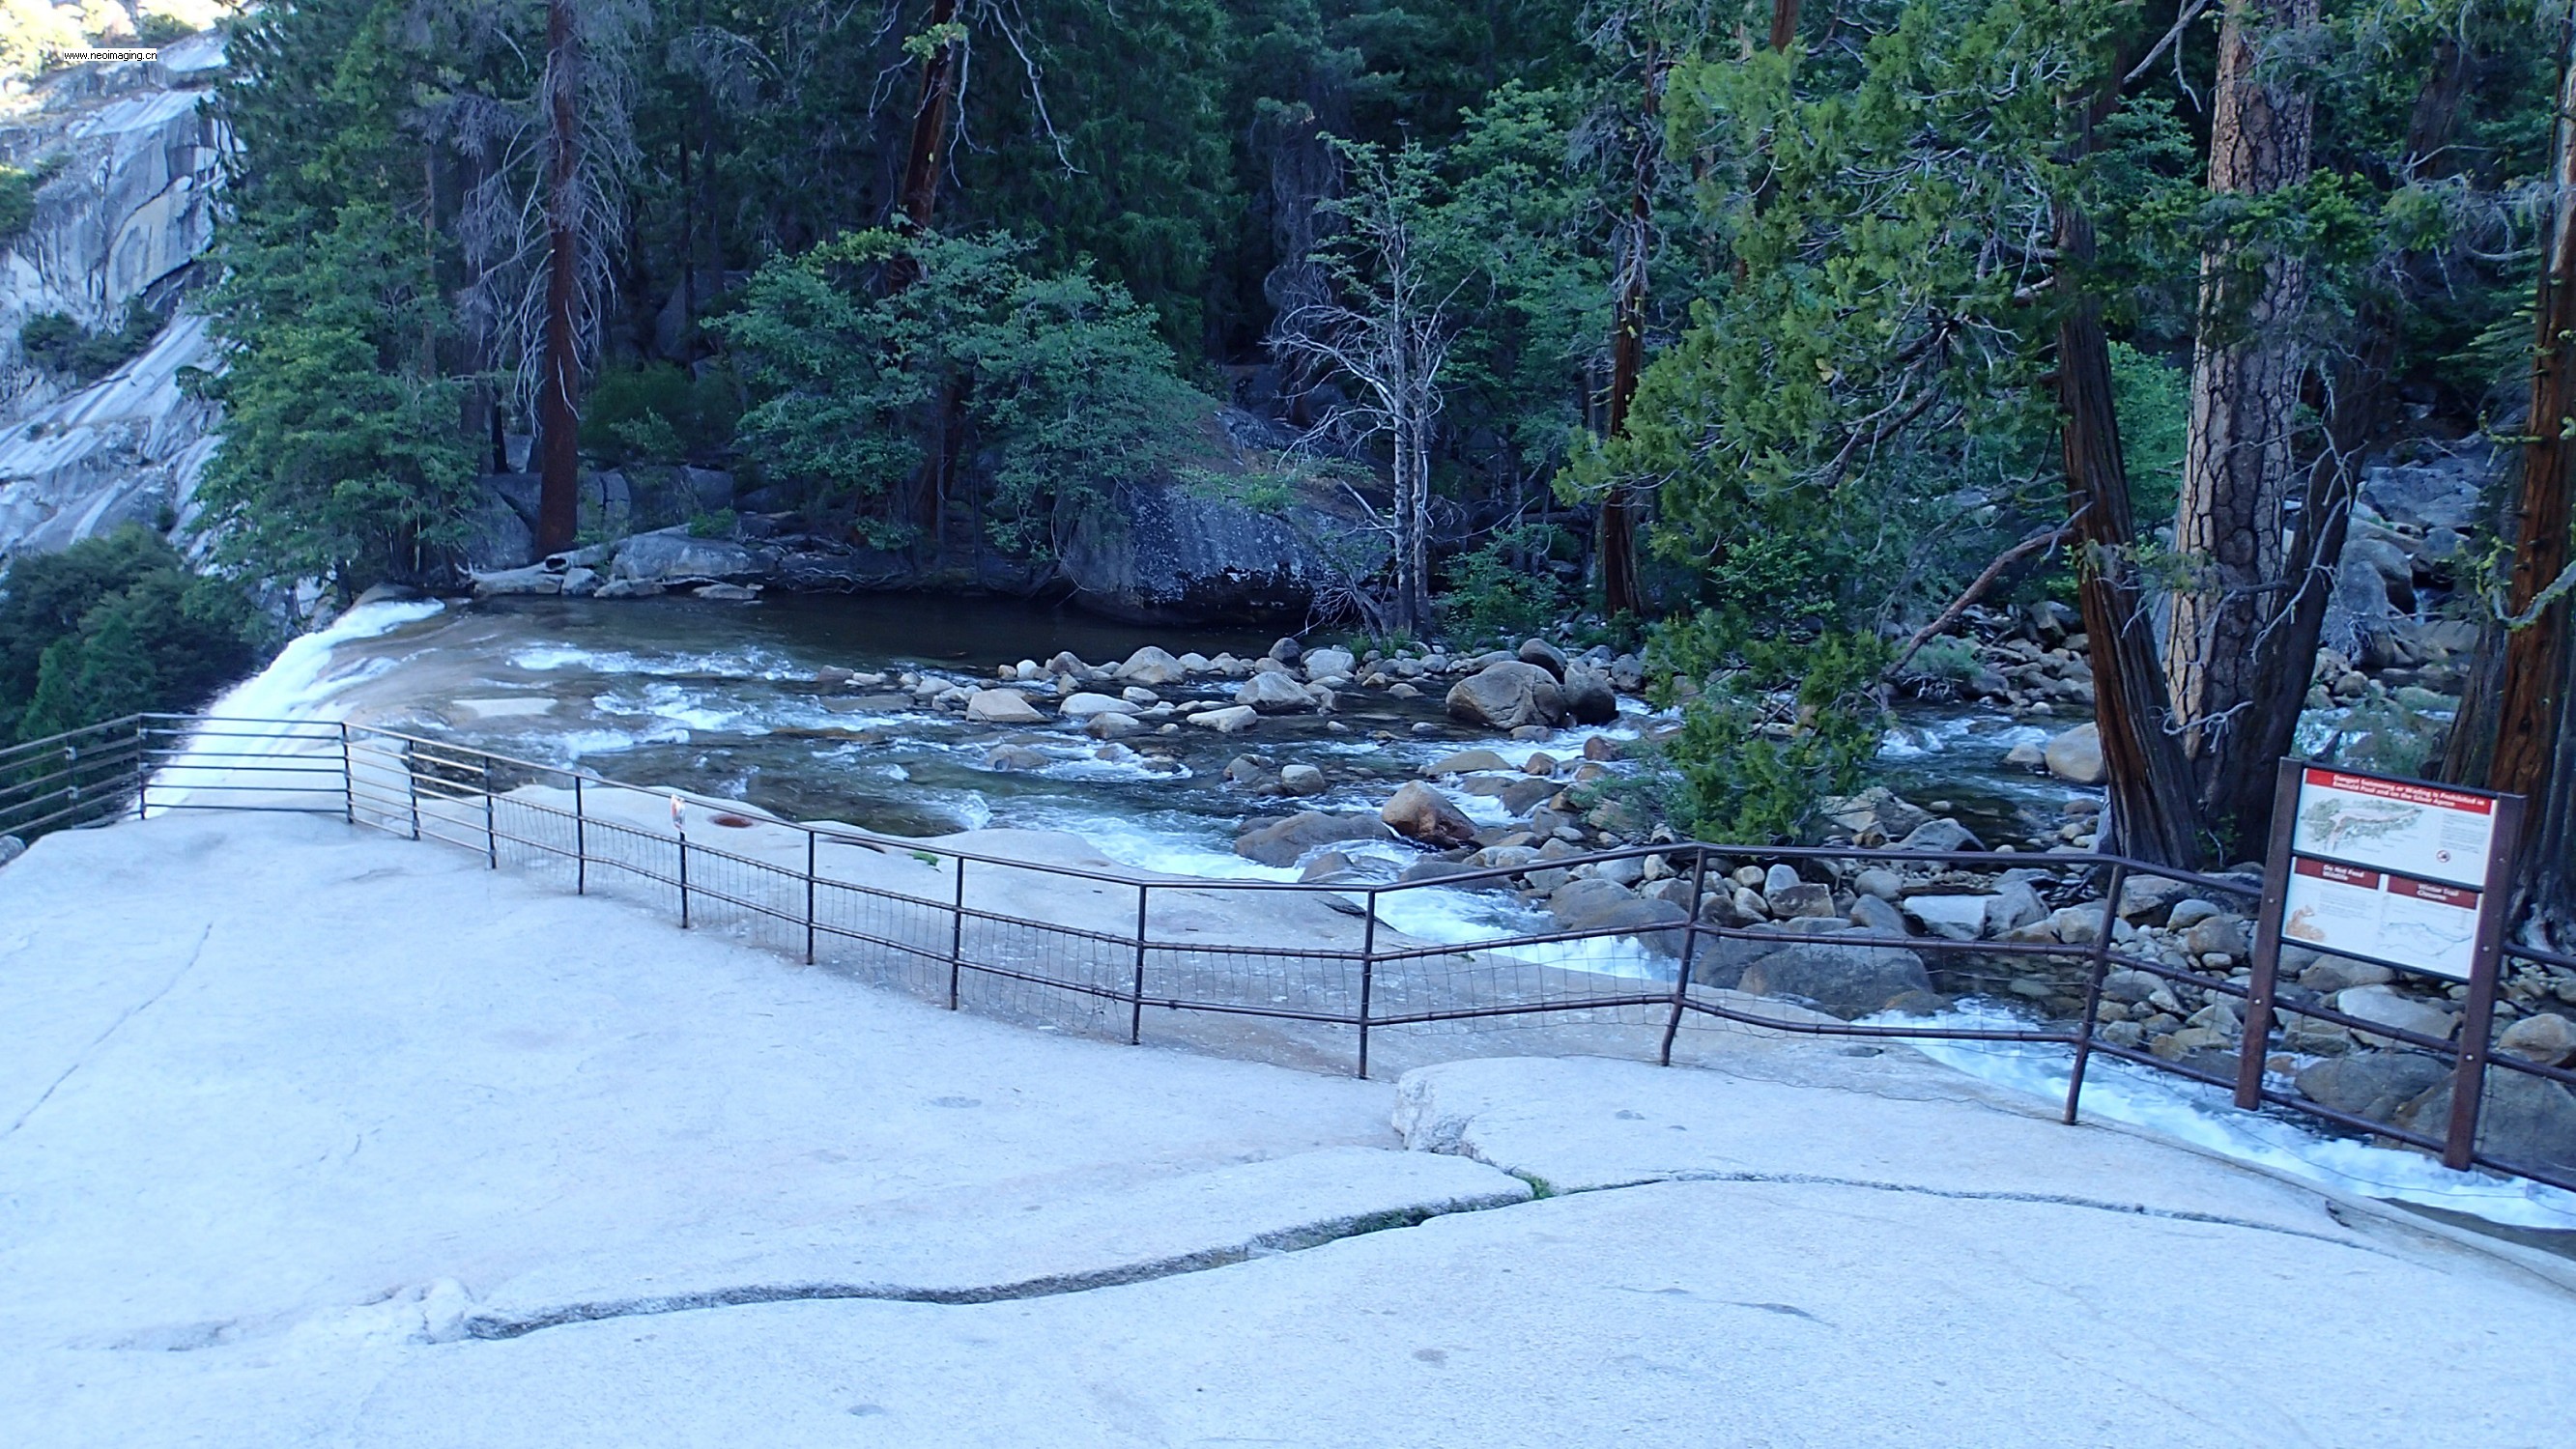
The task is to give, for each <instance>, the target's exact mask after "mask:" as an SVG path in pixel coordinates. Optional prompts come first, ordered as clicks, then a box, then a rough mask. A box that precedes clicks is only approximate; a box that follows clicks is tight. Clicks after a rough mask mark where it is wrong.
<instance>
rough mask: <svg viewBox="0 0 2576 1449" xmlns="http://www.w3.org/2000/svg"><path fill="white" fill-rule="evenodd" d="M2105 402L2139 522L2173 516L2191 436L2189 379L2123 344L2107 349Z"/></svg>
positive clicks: (2156, 359) (2166, 364) (2165, 364)
mask: <svg viewBox="0 0 2576 1449" xmlns="http://www.w3.org/2000/svg"><path fill="white" fill-rule="evenodd" d="M2111 400H2112V406H2113V408H2114V410H2115V411H2116V412H2117V413H2118V414H2119V418H2120V460H2121V462H2122V463H2123V464H2124V465H2125V466H2126V468H2127V471H2128V474H2129V498H2130V501H2131V504H2132V506H2133V507H2134V508H2135V509H2136V510H2137V515H2138V517H2140V518H2142V519H2160V518H2171V517H2173V512H2174V504H2175V501H2176V500H2177V499H2179V498H2180V497H2181V496H2182V459H2183V448H2184V446H2185V444H2186V443H2187V442H2188V441H2189V440H2190V437H2191V375H2190V374H2189V373H2186V372H2184V371H2183V370H2182V369H2181V368H2179V367H2175V366H2174V365H2172V364H2171V363H2168V362H2165V361H2163V360H2161V359H2159V358H2155V357H2151V356H2149V355H2148V354H2146V353H2143V352H2140V351H2139V350H2138V349H2136V348H2134V347H2131V346H2130V345H2129V344H2127V343H2125V342H2114V343H2112V344H2111Z"/></svg>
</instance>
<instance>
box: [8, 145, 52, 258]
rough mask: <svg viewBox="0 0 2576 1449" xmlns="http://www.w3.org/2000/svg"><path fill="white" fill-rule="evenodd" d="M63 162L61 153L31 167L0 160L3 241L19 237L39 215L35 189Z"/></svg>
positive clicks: (43, 183)
mask: <svg viewBox="0 0 2576 1449" xmlns="http://www.w3.org/2000/svg"><path fill="white" fill-rule="evenodd" d="M62 166H63V163H62V158H60V157H53V158H50V159H48V160H46V161H43V162H41V163H39V164H38V165H37V166H35V167H34V168H33V169H32V170H31V169H29V168H27V167H23V166H11V165H7V164H5V163H0V244H5V243H7V242H9V241H11V240H13V239H14V238H16V237H17V235H18V234H19V233H20V232H23V231H25V230H26V229H27V225H28V223H30V222H32V221H34V220H35V219H36V193H37V192H38V191H40V190H42V189H43V188H44V185H45V183H46V182H47V181H50V180H52V179H53V177H54V173H56V172H58V171H60V170H61V169H62Z"/></svg>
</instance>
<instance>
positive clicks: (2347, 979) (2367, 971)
mask: <svg viewBox="0 0 2576 1449" xmlns="http://www.w3.org/2000/svg"><path fill="white" fill-rule="evenodd" d="M2289 954H2290V948H2289V947H2287V946H2284V947H2282V948H2281V955H2282V957H2283V958H2284V959H2283V961H2282V963H2281V964H2282V965H2283V966H2287V965H2288V964H2289V961H2288V959H2287V958H2288V956H2289ZM2396 979H2397V973H2396V972H2394V971H2391V970H2389V969H2388V968H2387V967H2385V966H2382V965H2379V964H2378V963H2377V962H2373V961H2355V960H2353V959H2352V958H2350V957H2348V956H2319V957H2318V958H2317V959H2316V960H2315V961H2314V962H2312V963H2310V964H2309V966H2308V967H2307V969H2306V970H2304V971H2301V972H2300V973H2299V984H2300V985H2301V986H2304V987H2306V988H2308V989H2309V990H2310V991H2314V992H2316V993H2318V994H2319V995H2323V996H2332V995H2334V994H2335V993H2337V992H2339V991H2349V990H2351V989H2352V988H2353V987H2356V986H2385V985H2387V984H2388V983H2389V982H2391V981H2394V980H2396Z"/></svg>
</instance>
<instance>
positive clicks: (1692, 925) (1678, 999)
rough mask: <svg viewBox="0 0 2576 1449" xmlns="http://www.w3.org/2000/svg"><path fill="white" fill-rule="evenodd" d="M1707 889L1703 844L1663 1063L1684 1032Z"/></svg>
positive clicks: (1669, 1061) (1696, 859) (1695, 871)
mask: <svg viewBox="0 0 2576 1449" xmlns="http://www.w3.org/2000/svg"><path fill="white" fill-rule="evenodd" d="M1707 889H1708V849H1707V847H1705V846H1703V847H1701V848H1700V850H1699V851H1698V852H1697V854H1696V855H1695V856H1694V858H1693V859H1692V862H1691V894H1690V919H1689V920H1687V921H1685V922H1683V923H1682V963H1681V967H1680V969H1679V970H1678V971H1677V972H1676V973H1675V975H1674V976H1673V1014H1672V1015H1671V1016H1670V1017H1667V1018H1666V1019H1665V1021H1664V1046H1663V1050H1662V1051H1661V1052H1660V1053H1658V1054H1657V1055H1656V1058H1655V1061H1656V1063H1657V1065H1660V1066H1667V1067H1669V1066H1671V1065H1672V1064H1673V1038H1674V1037H1676V1036H1679V1035H1680V1034H1681V1029H1682V1011H1683V1009H1684V1007H1685V1005H1686V1003H1688V1002H1689V1000H1690V983H1691V965H1692V963H1693V962H1694V961H1695V960H1696V959H1697V958H1698V956H1699V908H1700V902H1701V900H1702V899H1703V895H1704V893H1705V892H1706V891H1707Z"/></svg>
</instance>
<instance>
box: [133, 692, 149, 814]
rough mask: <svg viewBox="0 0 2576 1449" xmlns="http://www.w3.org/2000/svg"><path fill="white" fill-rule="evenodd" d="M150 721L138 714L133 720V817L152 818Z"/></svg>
mask: <svg viewBox="0 0 2576 1449" xmlns="http://www.w3.org/2000/svg"><path fill="white" fill-rule="evenodd" d="M151 743H152V722H151V721H150V720H148V719H145V718H143V717H142V716H140V715H138V716H136V717H135V720H134V818H135V819H137V820H149V819H151V818H152V811H151V803H150V802H151V797H152V764H151V760H152V749H151Z"/></svg>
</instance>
